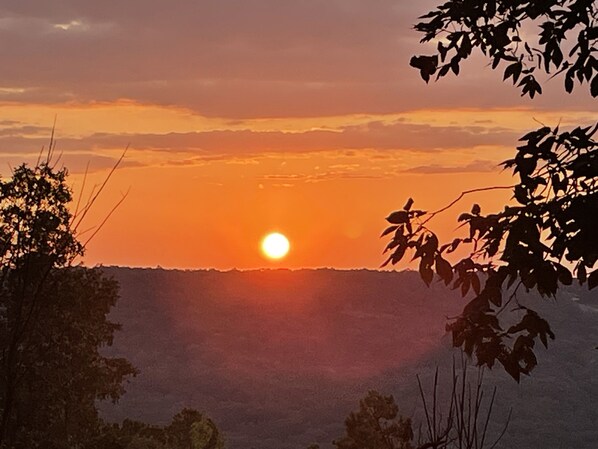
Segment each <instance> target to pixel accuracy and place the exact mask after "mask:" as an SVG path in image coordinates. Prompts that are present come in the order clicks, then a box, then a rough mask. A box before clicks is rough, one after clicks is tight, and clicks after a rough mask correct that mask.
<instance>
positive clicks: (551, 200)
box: [382, 0, 598, 381]
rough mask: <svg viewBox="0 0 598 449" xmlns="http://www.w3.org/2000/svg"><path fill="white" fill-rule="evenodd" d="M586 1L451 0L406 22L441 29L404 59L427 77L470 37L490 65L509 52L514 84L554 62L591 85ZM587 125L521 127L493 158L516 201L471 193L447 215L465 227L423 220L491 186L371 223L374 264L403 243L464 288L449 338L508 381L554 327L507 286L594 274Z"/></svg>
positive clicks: (536, 88)
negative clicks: (380, 226) (510, 180)
mask: <svg viewBox="0 0 598 449" xmlns="http://www.w3.org/2000/svg"><path fill="white" fill-rule="evenodd" d="M597 10H598V6H597V5H596V3H595V2H594V1H591V0H589V1H588V0H577V1H571V0H569V1H567V0H565V1H556V0H550V1H537V0H535V1H515V2H511V1H508V2H507V1H494V0H492V1H490V0H488V1H477V0H476V1H473V0H466V1H463V0H459V1H457V0H450V1H448V2H446V3H444V4H443V5H441V6H439V7H438V8H437V9H436V10H434V11H432V12H430V13H429V14H426V15H425V16H422V19H425V20H424V21H423V22H420V23H418V24H417V25H416V26H415V29H416V30H417V31H420V32H422V33H424V38H423V39H422V41H423V42H426V41H431V40H433V39H436V38H437V37H439V36H440V35H442V37H444V38H445V39H444V41H445V42H446V43H443V41H440V40H439V42H438V46H437V54H435V55H431V56H414V57H413V58H412V60H411V65H412V66H414V67H416V68H417V69H419V70H420V74H421V76H422V78H423V79H424V80H425V81H426V82H427V81H428V80H429V79H430V78H431V77H432V75H434V74H436V75H437V78H440V77H442V76H445V75H447V74H448V73H449V70H452V71H453V72H454V73H455V74H459V71H460V68H459V67H460V63H461V62H462V61H463V60H464V59H467V57H469V56H470V55H471V53H472V51H473V50H474V49H476V48H479V49H480V50H481V51H482V53H483V54H484V55H485V56H487V57H488V58H490V59H491V61H492V66H493V68H496V67H498V66H499V65H500V64H501V63H504V62H507V63H509V65H508V66H507V67H506V68H505V71H504V78H505V79H508V78H512V80H513V82H514V83H516V82H518V81H519V84H518V87H521V89H522V95H525V94H528V95H529V96H530V97H533V96H534V95H535V94H536V93H541V92H542V90H541V86H540V83H539V82H538V81H537V80H536V77H535V74H536V72H538V71H543V72H545V73H546V74H550V73H551V70H556V72H555V73H554V75H553V76H556V75H562V74H564V77H565V81H564V82H565V90H566V91H567V92H571V90H572V89H573V86H574V84H575V82H577V83H578V84H583V83H584V82H586V83H588V84H589V85H590V93H591V95H592V96H594V97H595V96H596V95H598V74H594V73H595V72H596V71H598V59H596V57H595V56H594V54H595V53H596V41H597V40H598V22H597V14H598V12H597ZM538 22H540V23H539V27H540V32H539V34H538V35H537V36H536V37H537V44H536V43H534V42H532V41H531V39H532V38H533V37H534V36H533V35H530V33H529V32H527V33H522V32H521V29H522V27H523V26H526V27H529V26H531V25H534V24H537V23H538ZM526 30H527V29H526ZM571 34H574V35H575V37H576V41H575V42H576V43H575V44H574V45H573V46H572V48H571V49H567V50H568V52H566V51H565V48H564V47H563V44H564V40H565V39H566V38H567V37H570V35H571ZM522 36H528V37H522ZM565 53H567V54H568V56H566V57H565V56H563V54H565ZM449 56H450V59H449ZM520 77H522V78H521V79H520ZM597 130H598V125H596V126H594V127H577V128H575V129H573V130H570V131H561V130H559V127H558V126H557V127H556V128H554V129H551V128H549V127H546V126H543V127H541V128H539V129H537V130H535V131H532V132H530V133H528V134H526V135H525V136H523V137H522V138H521V139H520V142H521V144H520V146H518V147H517V150H516V153H515V155H514V157H513V158H511V159H509V160H507V161H505V162H504V163H503V164H502V165H503V166H504V167H505V168H508V169H511V170H512V172H513V175H514V176H517V178H518V179H517V182H516V183H515V184H514V185H513V186H509V187H508V188H509V189H512V191H513V198H514V199H515V204H513V205H507V206H505V208H504V209H503V210H502V211H500V212H497V213H493V214H488V215H484V214H482V211H481V207H480V206H479V205H477V204H474V205H473V207H472V208H471V211H469V212H467V213H463V214H461V215H460V216H459V219H458V221H459V222H461V223H463V225H464V226H466V227H467V228H468V231H469V232H468V233H467V234H466V235H465V236H463V237H457V238H455V239H454V240H453V241H452V242H450V243H448V244H441V243H440V242H439V240H438V237H437V235H436V234H435V233H434V232H433V231H432V230H430V228H429V227H428V223H429V221H430V220H431V219H432V218H434V216H436V215H437V214H438V213H440V212H444V211H445V210H447V209H448V208H449V207H452V206H453V205H454V204H455V203H456V202H457V201H458V200H460V199H461V198H462V197H463V196H465V195H466V194H468V193H472V192H476V191H483V190H491V189H496V188H499V187H488V188H479V189H473V190H470V191H466V192H463V193H462V194H461V195H460V196H459V198H457V199H456V200H455V201H453V202H452V203H451V204H449V205H448V206H447V207H445V208H442V209H441V210H438V211H435V212H426V211H423V210H417V209H413V200H412V199H409V200H408V202H407V203H406V204H405V206H404V207H403V209H402V210H399V211H396V212H393V213H391V214H390V215H389V216H388V217H387V220H388V222H389V223H390V224H391V226H390V227H388V228H387V229H386V230H385V231H384V233H383V234H382V235H383V236H386V235H389V236H390V237H391V241H390V243H389V244H388V245H387V247H386V251H390V255H389V257H388V258H387V260H386V262H385V263H384V265H387V264H396V263H398V262H399V261H400V260H402V259H403V257H404V256H405V254H406V252H407V251H413V259H414V260H418V261H419V273H420V275H421V277H422V279H423V280H424V282H425V283H426V284H428V285H429V284H430V283H431V282H432V281H433V279H434V276H435V274H436V276H437V277H438V278H439V279H440V280H442V281H443V282H444V283H445V284H446V285H447V286H448V285H451V286H452V288H454V289H460V291H461V293H462V295H463V296H466V295H467V294H468V293H469V292H473V295H472V296H473V298H471V299H470V300H469V302H468V303H467V305H466V306H465V308H464V310H463V312H462V313H461V315H460V316H459V317H457V318H455V319H453V320H452V321H451V322H449V323H448V324H447V330H449V331H450V332H451V333H452V336H453V344H454V346H456V347H461V348H463V349H464V351H465V352H466V353H467V354H468V355H470V356H471V355H475V358H476V361H477V364H478V365H480V366H484V365H485V366H488V367H493V366H494V364H495V363H496V361H498V362H499V363H500V364H501V365H502V366H503V367H504V369H505V370H506V371H507V372H508V373H509V374H510V375H511V376H512V377H513V378H514V379H515V380H517V381H519V379H520V376H521V374H529V373H530V372H531V371H532V370H533V368H534V367H535V366H536V364H537V360H536V356H535V354H534V346H535V344H536V342H537V340H540V341H541V342H542V344H543V345H544V346H547V345H548V339H554V334H553V332H552V330H551V329H550V326H549V324H548V323H547V322H546V320H544V319H543V318H541V316H540V315H539V313H538V312H536V311H534V310H532V309H530V308H529V307H526V306H525V305H524V303H523V301H522V299H521V297H520V296H518V293H519V292H520V291H521V290H522V289H525V290H526V291H527V292H531V291H536V292H538V293H539V294H540V295H541V296H543V297H549V298H550V297H554V296H555V295H556V293H557V291H558V290H559V288H560V287H561V286H562V285H570V284H571V283H572V282H573V280H574V279H577V280H578V281H579V283H580V284H585V283H587V285H588V288H590V289H592V288H594V287H595V286H596V285H598V270H596V269H595V268H594V266H595V264H596V261H597V260H598V234H597V233H596V229H598V152H597V149H598V145H597V143H596V141H595V140H594V138H593V136H594V134H595V133H596V131H597ZM459 247H461V250H462V251H463V249H464V248H463V247H465V248H466V249H467V254H468V255H467V256H465V257H463V258H462V259H460V260H458V261H457V262H455V263H451V262H449V260H447V259H448V256H447V255H449V254H451V253H453V252H454V251H456V250H457V248H459ZM513 306H514V308H513Z"/></svg>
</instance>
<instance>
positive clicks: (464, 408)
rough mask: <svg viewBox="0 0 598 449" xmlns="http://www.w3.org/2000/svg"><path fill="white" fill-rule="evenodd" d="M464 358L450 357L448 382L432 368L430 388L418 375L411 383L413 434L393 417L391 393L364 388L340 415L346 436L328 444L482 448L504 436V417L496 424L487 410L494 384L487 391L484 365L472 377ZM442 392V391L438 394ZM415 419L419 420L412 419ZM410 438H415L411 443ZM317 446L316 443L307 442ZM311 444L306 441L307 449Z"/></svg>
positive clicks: (346, 448)
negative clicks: (415, 390)
mask: <svg viewBox="0 0 598 449" xmlns="http://www.w3.org/2000/svg"><path fill="white" fill-rule="evenodd" d="M470 371H471V368H470V367H468V365H467V363H465V360H464V359H462V361H461V363H460V366H459V367H458V366H457V364H456V363H455V362H453V368H452V372H451V375H452V378H451V382H450V385H448V392H447V391H443V390H447V389H446V386H442V385H441V383H440V382H439V380H440V379H439V375H438V369H436V372H435V375H434V379H433V383H432V389H431V391H430V392H428V393H426V392H425V391H424V387H423V386H422V382H421V379H420V376H417V382H418V387H419V392H420V399H421V411H420V413H419V415H420V416H419V418H418V417H416V418H414V419H415V420H416V429H417V431H416V433H417V436H416V437H415V435H414V432H413V430H412V420H411V418H404V417H402V416H399V409H398V406H397V404H396V403H395V401H394V398H393V397H392V396H382V395H381V394H380V393H378V392H377V391H370V392H368V394H367V396H366V397H365V398H364V399H362V400H361V401H360V402H359V411H357V412H353V413H351V414H350V415H349V417H348V418H347V419H346V420H345V426H346V433H347V434H346V436H344V437H343V438H342V439H340V440H338V441H334V442H333V444H334V445H335V446H336V447H337V448H338V449H412V448H413V449H488V448H493V447H495V446H496V444H497V443H498V442H499V441H500V440H501V439H502V437H503V436H504V434H505V432H506V429H507V427H508V424H509V420H510V413H509V415H508V417H506V420H505V423H504V424H503V425H502V429H500V428H497V427H496V425H495V424H497V423H496V416H494V414H493V409H494V405H495V400H496V397H497V389H496V387H494V388H493V389H492V393H491V394H487V393H488V389H487V388H485V387H484V369H483V368H478V370H477V375H476V376H475V377H474V378H473V379H472V378H471V375H470V374H469V372H470ZM443 393H444V394H443ZM418 421H419V422H418ZM415 441H416V442H415ZM312 446H316V448H317V447H319V446H317V445H312ZM312 446H309V447H308V449H310V448H311V447H312Z"/></svg>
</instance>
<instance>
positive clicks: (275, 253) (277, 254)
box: [262, 232, 290, 259]
mask: <svg viewBox="0 0 598 449" xmlns="http://www.w3.org/2000/svg"><path fill="white" fill-rule="evenodd" d="M289 248H290V244H289V239H287V238H286V237H285V236H284V235H282V234H281V233H279V232H273V233H271V234H268V235H267V236H266V237H264V240H262V251H263V252H264V254H265V255H266V256H267V257H269V258H270V259H280V258H282V257H284V256H286V255H287V253H288V252H289Z"/></svg>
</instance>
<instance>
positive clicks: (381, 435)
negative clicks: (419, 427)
mask: <svg viewBox="0 0 598 449" xmlns="http://www.w3.org/2000/svg"><path fill="white" fill-rule="evenodd" d="M345 427H346V432H347V435H346V436H344V437H343V438H341V439H339V440H337V441H334V442H333V444H334V445H335V446H336V447H337V449H411V448H412V446H411V440H412V439H413V431H412V429H411V420H410V419H409V418H403V417H402V416H400V415H399V408H398V406H397V404H396V403H395V400H394V398H393V397H392V396H382V395H381V394H380V393H378V392H377V391H374V390H372V391H369V392H368V394H367V396H366V397H365V398H363V399H362V400H361V401H359V410H358V411H357V412H351V414H350V415H349V416H348V417H347V419H346V420H345Z"/></svg>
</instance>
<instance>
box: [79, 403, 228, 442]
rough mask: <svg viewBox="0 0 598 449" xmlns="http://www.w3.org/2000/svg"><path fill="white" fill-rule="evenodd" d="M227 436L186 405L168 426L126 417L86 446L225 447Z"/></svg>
mask: <svg viewBox="0 0 598 449" xmlns="http://www.w3.org/2000/svg"><path fill="white" fill-rule="evenodd" d="M223 447H224V438H223V436H222V433H221V432H220V430H219V429H218V427H217V426H216V425H215V424H214V422H213V421H212V420H211V419H210V418H208V417H207V416H205V415H204V414H203V413H200V412H198V411H197V410H194V409H190V408H185V409H183V410H181V411H180V412H179V413H177V414H176V415H175V416H174V417H173V418H172V421H171V422H170V424H168V425H167V426H155V425H148V424H145V423H142V422H138V421H131V420H128V419H126V420H125V421H123V423H122V424H121V425H118V424H110V425H106V426H105V427H104V428H103V429H102V432H101V433H100V435H98V436H96V437H95V438H94V439H93V441H90V442H89V443H88V444H87V445H85V449H222V448H223Z"/></svg>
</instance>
